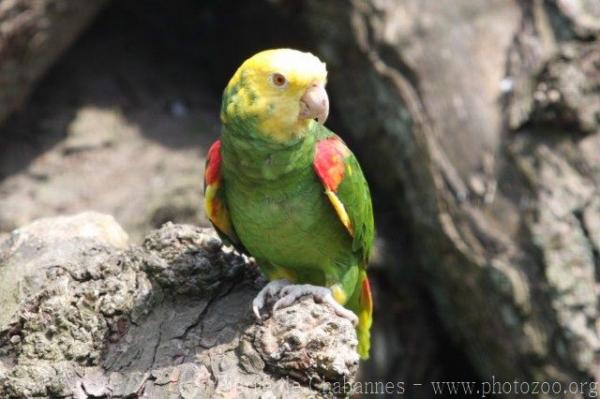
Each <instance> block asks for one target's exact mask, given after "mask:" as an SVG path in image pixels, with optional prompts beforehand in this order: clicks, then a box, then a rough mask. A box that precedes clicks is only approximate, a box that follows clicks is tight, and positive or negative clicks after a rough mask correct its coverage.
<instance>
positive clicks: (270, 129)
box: [221, 49, 329, 143]
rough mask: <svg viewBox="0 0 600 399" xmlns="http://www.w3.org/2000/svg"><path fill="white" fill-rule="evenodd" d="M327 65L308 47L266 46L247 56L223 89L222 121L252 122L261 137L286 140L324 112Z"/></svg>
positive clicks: (326, 107)
mask: <svg viewBox="0 0 600 399" xmlns="http://www.w3.org/2000/svg"><path fill="white" fill-rule="evenodd" d="M326 82H327V69H326V67H325V64H324V63H323V62H321V60H319V59H318V58H317V57H315V56H314V55H312V54H310V53H304V52H301V51H297V50H292V49H276V50H265V51H261V52H260V53H258V54H255V55H254V56H252V57H250V58H249V59H247V60H246V61H245V62H244V63H243V64H242V65H241V66H240V67H239V68H238V70H237V71H236V72H235V74H234V75H233V77H232V78H231V80H230V81H229V84H228V85H227V88H226V89H225V91H224V93H223V103H222V106H221V121H222V122H223V123H224V124H225V125H227V124H230V123H234V122H240V121H241V122H243V123H242V125H245V126H248V125H249V124H251V125H252V126H253V127H255V130H256V132H255V134H257V135H260V136H261V138H263V139H268V140H271V141H274V142H279V143H285V142H287V141H289V140H291V139H295V138H298V137H301V136H302V135H304V134H306V132H307V131H308V127H309V124H311V123H314V120H316V121H317V122H318V123H324V122H325V120H326V119H327V115H328V114H329V98H328V97H327V92H326V91H325V84H326Z"/></svg>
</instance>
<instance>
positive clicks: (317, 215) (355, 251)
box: [221, 123, 374, 314]
mask: <svg viewBox="0 0 600 399" xmlns="http://www.w3.org/2000/svg"><path fill="white" fill-rule="evenodd" d="M310 126H311V127H310V132H309V133H308V134H307V135H305V136H304V137H302V138H300V139H298V140H296V141H295V142H293V143H286V144H275V143H267V142H265V141H264V140H262V139H261V138H260V137H258V136H254V137H252V136H253V135H252V134H251V133H248V131H247V130H246V131H244V134H238V133H236V132H235V131H230V130H228V128H227V126H226V127H225V128H224V131H223V135H222V149H221V153H222V157H223V160H222V173H223V190H224V198H225V202H226V206H227V208H228V209H229V213H230V217H231V221H232V224H233V227H234V230H235V232H236V233H237V236H238V237H239V239H240V241H241V243H242V244H243V246H244V247H245V248H246V249H247V251H248V252H249V253H250V254H251V255H252V256H254V257H255V258H256V260H257V261H258V264H259V265H260V266H261V269H262V270H263V272H264V273H265V274H266V275H267V276H268V277H269V278H270V279H277V278H287V279H290V280H291V281H292V282H294V283H307V284H314V285H320V286H325V287H330V286H332V285H334V284H340V285H341V287H342V289H343V291H344V293H345V294H346V296H347V298H349V300H348V302H347V303H346V307H348V308H349V309H351V310H353V311H354V312H355V313H357V314H359V311H360V304H359V300H358V295H359V291H360V284H361V278H364V273H361V270H364V269H365V267H366V264H367V260H368V256H369V252H370V250H371V247H372V243H373V237H374V227H373V211H372V207H371V198H370V194H369V188H368V185H367V183H366V180H365V178H364V176H363V173H362V171H361V169H360V166H359V164H358V162H357V160H356V158H355V157H354V155H353V154H350V155H349V156H348V157H347V158H346V159H345V162H346V164H349V165H350V169H351V170H352V173H351V174H350V173H348V172H346V173H345V176H344V179H343V181H342V183H341V184H340V186H339V190H338V197H339V198H340V200H341V201H342V203H343V204H344V206H345V208H346V211H347V212H348V215H349V216H350V220H351V221H352V225H353V226H354V230H355V234H354V237H352V236H350V234H349V233H348V231H347V230H346V229H345V227H344V226H343V224H342V223H341V221H340V219H339V217H338V215H337V214H336V212H335V209H334V208H333V206H332V204H331V203H330V201H329V200H328V198H327V197H326V195H325V194H324V190H325V189H324V186H323V184H322V182H321V181H320V180H319V178H318V177H317V175H316V173H315V171H314V168H313V159H314V156H315V148H316V143H317V142H318V141H319V140H323V139H325V138H327V137H330V136H332V135H334V133H332V132H331V131H329V130H328V129H327V128H326V127H324V126H322V125H319V124H317V123H311V125H310ZM346 170H347V169H346Z"/></svg>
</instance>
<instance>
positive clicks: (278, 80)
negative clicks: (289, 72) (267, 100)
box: [271, 72, 288, 88]
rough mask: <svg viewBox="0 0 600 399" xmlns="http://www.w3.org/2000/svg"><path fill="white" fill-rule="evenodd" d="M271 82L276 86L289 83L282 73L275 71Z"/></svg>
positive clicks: (283, 85) (279, 86)
mask: <svg viewBox="0 0 600 399" xmlns="http://www.w3.org/2000/svg"><path fill="white" fill-rule="evenodd" d="M271 82H272V83H273V85H274V86H275V87H278V88H282V87H285V86H286V85H287V82H288V81H287V79H286V78H285V76H283V75H282V74H280V73H278V72H275V73H274V74H272V75H271Z"/></svg>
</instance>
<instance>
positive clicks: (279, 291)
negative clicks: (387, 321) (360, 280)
mask: <svg viewBox="0 0 600 399" xmlns="http://www.w3.org/2000/svg"><path fill="white" fill-rule="evenodd" d="M308 295H310V296H312V297H313V298H314V300H315V302H318V303H327V304H329V305H330V306H331V307H332V308H333V310H334V311H335V313H336V314H337V315H338V316H340V317H343V318H345V319H348V320H350V322H352V324H353V325H354V326H356V325H357V324H358V317H356V315H355V314H354V312H352V311H351V310H348V309H346V308H345V307H343V306H342V305H340V304H339V303H338V302H337V301H336V300H335V299H334V298H333V296H332V295H331V290H330V289H329V288H326V287H320V286H317V285H310V284H298V285H296V284H290V283H289V282H288V281H287V280H275V281H271V282H270V283H269V284H267V285H266V286H265V287H264V288H263V289H262V290H261V291H260V292H259V293H258V295H257V296H256V298H254V301H253V302H252V309H253V310H254V314H255V315H256V317H257V318H258V319H259V320H261V317H260V309H261V308H263V307H264V306H265V303H266V302H267V297H274V296H278V297H279V299H277V300H276V302H275V304H274V305H273V311H276V310H277V309H280V308H285V307H286V306H290V305H292V304H293V303H294V302H296V301H297V300H298V298H301V297H303V296H308Z"/></svg>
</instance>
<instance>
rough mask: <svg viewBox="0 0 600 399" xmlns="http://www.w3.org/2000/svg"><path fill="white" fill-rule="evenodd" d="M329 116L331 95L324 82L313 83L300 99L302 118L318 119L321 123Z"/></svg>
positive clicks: (300, 116)
mask: <svg viewBox="0 0 600 399" xmlns="http://www.w3.org/2000/svg"><path fill="white" fill-rule="evenodd" d="M327 116H329V97H328V96H327V92H326V91H325V86H324V85H323V84H313V85H312V86H310V87H309V88H308V89H306V92H304V95H303V96H302V98H301V99H300V115H299V118H302V119H316V121H317V122H319V123H320V124H321V125H322V124H323V123H325V121H326V120H327Z"/></svg>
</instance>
